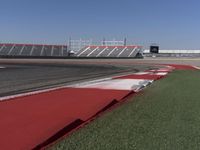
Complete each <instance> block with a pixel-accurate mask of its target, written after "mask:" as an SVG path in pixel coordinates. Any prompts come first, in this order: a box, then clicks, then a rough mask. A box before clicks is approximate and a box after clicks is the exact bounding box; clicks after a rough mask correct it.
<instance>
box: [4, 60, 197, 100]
mask: <svg viewBox="0 0 200 150" xmlns="http://www.w3.org/2000/svg"><path fill="white" fill-rule="evenodd" d="M152 64H187V65H195V66H200V58H145V59H76V60H74V59H67V60H65V59H50V60H49V59H0V68H1V69H0V83H1V84H0V97H2V96H8V95H13V94H18V93H23V92H28V91H34V90H38V89H45V88H47V87H56V86H61V85H69V84H73V83H77V82H82V81H83V80H84V81H87V80H92V79H97V78H102V77H109V76H113V75H117V74H123V73H127V72H138V71H143V70H147V69H149V68H154V67H150V66H152ZM4 67H5V68H4Z"/></svg>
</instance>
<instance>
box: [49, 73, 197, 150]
mask: <svg viewBox="0 0 200 150" xmlns="http://www.w3.org/2000/svg"><path fill="white" fill-rule="evenodd" d="M52 149H53V150H158V149H159V150H182V149H184V150H189V149H191V150H195V149H196V150H197V149H200V72H199V71H175V72H173V73H171V74H170V75H169V76H168V77H167V78H165V79H162V80H159V81H157V82H155V83H154V84H153V85H151V87H149V88H147V89H145V90H144V93H143V94H141V95H138V96H136V97H134V98H133V100H132V101H129V102H127V103H125V104H124V105H122V106H121V107H118V108H117V109H115V110H113V111H112V112H108V113H106V114H105V115H104V116H102V117H100V118H98V119H97V120H95V121H94V122H92V123H91V124H89V125H87V126H86V127H85V128H82V129H81V130H79V131H77V132H75V133H73V134H72V135H71V136H70V137H68V138H66V139H64V140H63V141H61V142H60V143H58V144H57V145H55V146H54V147H52Z"/></svg>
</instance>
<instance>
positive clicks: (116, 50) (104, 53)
mask: <svg viewBox="0 0 200 150" xmlns="http://www.w3.org/2000/svg"><path fill="white" fill-rule="evenodd" d="M141 49H142V47H141V46H86V47H85V48H83V49H81V50H80V51H79V52H78V53H77V54H76V56H77V57H108V58H115V57H117V58H128V57H130V58H135V57H137V55H138V53H140V52H141Z"/></svg>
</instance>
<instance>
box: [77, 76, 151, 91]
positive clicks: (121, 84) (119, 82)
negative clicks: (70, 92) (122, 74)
mask: <svg viewBox="0 0 200 150" xmlns="http://www.w3.org/2000/svg"><path fill="white" fill-rule="evenodd" d="M151 82H152V80H143V79H113V80H108V81H103V82H98V83H92V84H88V85H83V86H78V88H96V89H110V90H129V91H132V90H133V91H135V90H137V89H139V88H141V87H143V86H146V85H148V84H149V83H151Z"/></svg>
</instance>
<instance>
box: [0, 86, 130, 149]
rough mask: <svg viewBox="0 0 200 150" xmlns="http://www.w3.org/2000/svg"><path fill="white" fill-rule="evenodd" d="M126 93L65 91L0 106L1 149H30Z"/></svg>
mask: <svg viewBox="0 0 200 150" xmlns="http://www.w3.org/2000/svg"><path fill="white" fill-rule="evenodd" d="M129 93H130V91H125V90H123V91H120V90H100V89H78V88H66V89H61V90H56V91H51V92H46V93H41V94H37V95H32V96H26V97H21V98H14V99H13V100H10V101H3V102H0V118H1V124H0V133H1V136H0V145H1V149H3V150H13V149H17V150H18V149H19V150H23V149H24V150H27V149H32V148H34V147H36V146H38V145H39V144H41V143H43V142H45V141H46V140H47V139H49V138H50V137H52V136H53V135H54V134H56V133H57V132H58V131H60V130H62V128H63V127H66V126H67V125H69V124H70V123H72V122H73V121H75V120H77V119H80V120H82V121H86V120H88V119H89V118H90V117H92V116H94V115H95V114H96V113H97V112H99V111H101V109H103V108H104V107H106V106H107V105H108V104H109V103H111V102H112V101H113V100H114V99H116V100H121V99H122V98H123V97H124V96H126V95H128V94H129Z"/></svg>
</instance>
